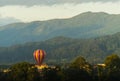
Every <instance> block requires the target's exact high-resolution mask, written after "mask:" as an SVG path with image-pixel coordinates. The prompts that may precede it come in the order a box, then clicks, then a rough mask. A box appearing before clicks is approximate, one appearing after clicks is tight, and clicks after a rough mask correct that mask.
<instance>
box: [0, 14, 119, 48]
mask: <svg viewBox="0 0 120 81" xmlns="http://www.w3.org/2000/svg"><path fill="white" fill-rule="evenodd" d="M119 22H120V15H113V14H107V13H103V12H99V13H92V12H86V13H82V14H79V15H77V16H75V17H72V18H68V19H54V20H47V21H34V22H30V23H14V24H9V25H6V26H1V27H0V39H1V40H0V46H10V45H15V44H23V43H25V42H35V41H44V40H47V39H50V38H53V37H57V36H64V37H71V38H95V37H100V36H105V35H112V34H115V33H117V32H120V23H119Z"/></svg>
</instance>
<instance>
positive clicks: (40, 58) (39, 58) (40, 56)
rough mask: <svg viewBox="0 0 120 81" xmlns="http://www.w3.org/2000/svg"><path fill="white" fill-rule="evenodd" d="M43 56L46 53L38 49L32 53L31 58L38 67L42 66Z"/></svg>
mask: <svg viewBox="0 0 120 81" xmlns="http://www.w3.org/2000/svg"><path fill="white" fill-rule="evenodd" d="M45 55H46V52H45V51H44V50H41V49H38V50H35V51H34V53H33V56H34V59H35V60H36V62H37V64H38V65H41V64H42V62H43V60H44V57H45Z"/></svg>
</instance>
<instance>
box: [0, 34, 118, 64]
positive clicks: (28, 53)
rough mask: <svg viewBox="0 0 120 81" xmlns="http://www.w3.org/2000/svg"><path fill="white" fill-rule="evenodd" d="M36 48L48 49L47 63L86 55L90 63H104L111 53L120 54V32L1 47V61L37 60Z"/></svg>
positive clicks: (69, 60)
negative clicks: (91, 37) (35, 57)
mask: <svg viewBox="0 0 120 81" xmlns="http://www.w3.org/2000/svg"><path fill="white" fill-rule="evenodd" d="M36 49H43V50H45V51H46V53H47V54H46V57H45V61H46V62H47V63H53V64H55V63H70V62H71V61H72V59H74V58H76V57H77V56H83V57H85V58H86V59H87V61H89V63H94V64H96V63H102V62H103V60H104V59H105V57H106V56H108V55H110V54H113V53H115V54H118V56H119V55H120V33H117V34H115V35H111V36H105V37H100V38H95V39H72V38H66V37H56V38H53V39H49V40H46V41H43V42H31V43H26V44H23V45H15V46H11V47H1V48H0V62H1V63H15V62H20V61H28V62H35V61H34V58H33V52H34V50H36Z"/></svg>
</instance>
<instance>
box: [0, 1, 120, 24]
mask: <svg viewBox="0 0 120 81" xmlns="http://www.w3.org/2000/svg"><path fill="white" fill-rule="evenodd" d="M119 9H120V2H114V3H113V2H107V3H103V2H89V3H79V4H75V3H65V4H55V5H34V6H29V7H28V6H21V5H15V6H12V5H11V6H3V7H0V14H1V17H2V18H5V17H12V18H15V19H18V20H21V21H23V22H30V21H37V20H49V19H55V18H69V17H72V16H75V15H77V14H80V13H83V12H87V11H92V12H107V13H110V14H120V10H119Z"/></svg>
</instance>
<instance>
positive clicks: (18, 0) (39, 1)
mask: <svg viewBox="0 0 120 81" xmlns="http://www.w3.org/2000/svg"><path fill="white" fill-rule="evenodd" d="M117 1H120V0H0V6H6V5H26V6H33V5H54V4H63V3H87V2H117Z"/></svg>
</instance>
